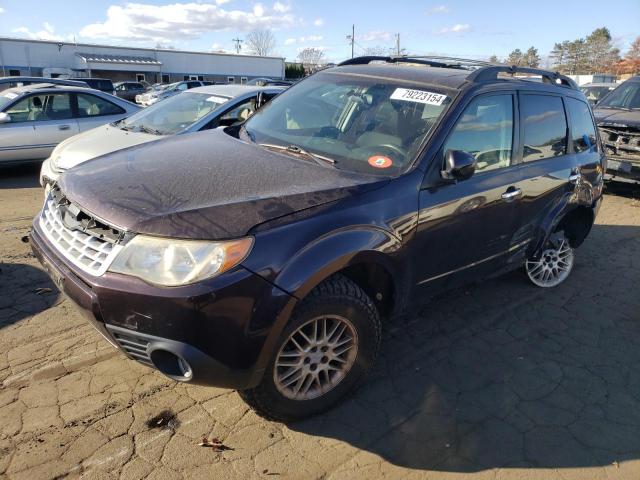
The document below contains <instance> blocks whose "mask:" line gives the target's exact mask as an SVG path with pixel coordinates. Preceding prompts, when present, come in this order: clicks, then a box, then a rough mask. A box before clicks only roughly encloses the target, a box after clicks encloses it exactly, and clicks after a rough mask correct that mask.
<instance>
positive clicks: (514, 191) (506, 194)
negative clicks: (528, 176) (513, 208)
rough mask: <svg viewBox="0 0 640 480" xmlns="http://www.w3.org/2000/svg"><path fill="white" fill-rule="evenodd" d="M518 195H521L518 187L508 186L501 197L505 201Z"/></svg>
mask: <svg viewBox="0 0 640 480" xmlns="http://www.w3.org/2000/svg"><path fill="white" fill-rule="evenodd" d="M520 195H522V190H521V189H519V188H510V189H509V190H507V191H506V192H504V193H503V194H502V198H503V199H504V200H506V201H508V202H509V201H511V200H514V199H515V198H517V197H519V196H520Z"/></svg>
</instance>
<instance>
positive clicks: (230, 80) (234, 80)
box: [227, 77, 236, 83]
mask: <svg viewBox="0 0 640 480" xmlns="http://www.w3.org/2000/svg"><path fill="white" fill-rule="evenodd" d="M227 83H236V77H227Z"/></svg>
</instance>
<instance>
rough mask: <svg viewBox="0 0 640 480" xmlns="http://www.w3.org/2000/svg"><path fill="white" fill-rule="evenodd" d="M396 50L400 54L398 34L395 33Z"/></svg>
mask: <svg viewBox="0 0 640 480" xmlns="http://www.w3.org/2000/svg"><path fill="white" fill-rule="evenodd" d="M396 52H397V55H398V56H400V34H399V33H396Z"/></svg>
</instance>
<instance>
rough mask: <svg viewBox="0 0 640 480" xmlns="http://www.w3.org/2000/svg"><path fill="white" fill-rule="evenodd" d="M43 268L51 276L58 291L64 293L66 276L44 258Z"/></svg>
mask: <svg viewBox="0 0 640 480" xmlns="http://www.w3.org/2000/svg"><path fill="white" fill-rule="evenodd" d="M42 266H43V267H44V269H45V270H46V272H47V273H48V274H49V276H50V277H51V280H52V281H53V283H54V284H55V286H56V287H57V288H58V290H60V291H61V292H64V276H63V275H62V274H61V273H60V272H59V271H58V269H56V268H55V267H54V266H53V265H51V263H49V261H48V260H47V259H46V258H44V257H43V258H42Z"/></svg>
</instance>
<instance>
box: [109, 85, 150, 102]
mask: <svg viewBox="0 0 640 480" xmlns="http://www.w3.org/2000/svg"><path fill="white" fill-rule="evenodd" d="M113 88H114V89H115V92H116V95H117V96H118V97H120V98H124V99H125V100H129V101H130V102H135V100H136V95H140V94H141V93H144V92H145V91H146V88H145V86H144V85H143V84H142V83H140V82H117V83H115V84H114V85H113Z"/></svg>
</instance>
